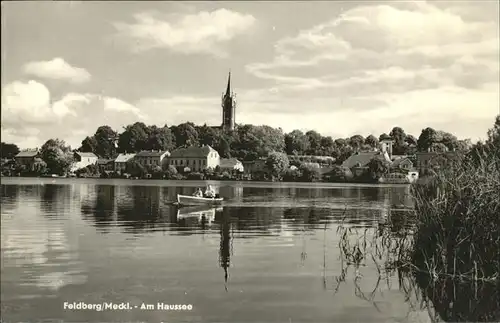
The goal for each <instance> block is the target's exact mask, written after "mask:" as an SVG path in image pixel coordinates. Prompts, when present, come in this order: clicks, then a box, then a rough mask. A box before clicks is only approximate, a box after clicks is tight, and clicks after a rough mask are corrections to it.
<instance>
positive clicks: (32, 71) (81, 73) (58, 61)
mask: <svg viewBox="0 0 500 323" xmlns="http://www.w3.org/2000/svg"><path fill="white" fill-rule="evenodd" d="M23 71H24V73H26V74H29V75H33V76H37V77H40V78H47V79H56V80H67V81H70V82H72V83H84V82H87V81H89V80H90V77H91V76H90V73H89V72H88V71H87V70H86V69H84V68H80V67H74V66H71V65H70V64H68V63H67V62H66V61H65V60H64V59H62V58H60V57H57V58H54V59H52V60H50V61H37V62H29V63H26V64H25V65H24V67H23Z"/></svg>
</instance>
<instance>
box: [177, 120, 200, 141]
mask: <svg viewBox="0 0 500 323" xmlns="http://www.w3.org/2000/svg"><path fill="white" fill-rule="evenodd" d="M170 130H171V131H172V133H173V135H174V137H175V143H176V145H177V147H189V146H196V145H198V144H199V138H198V131H197V130H196V127H195V125H194V124H193V123H192V122H185V123H181V124H180V125H178V126H172V127H170Z"/></svg>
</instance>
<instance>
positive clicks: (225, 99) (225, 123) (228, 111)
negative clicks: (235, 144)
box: [221, 72, 236, 130]
mask: <svg viewBox="0 0 500 323" xmlns="http://www.w3.org/2000/svg"><path fill="white" fill-rule="evenodd" d="M234 96H235V95H234V93H232V92H231V72H229V77H228V79H227V89H226V93H225V94H222V105H221V106H222V129H223V130H234V124H235V123H234V117H235V109H236V100H235V98H234Z"/></svg>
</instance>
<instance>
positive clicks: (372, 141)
mask: <svg viewBox="0 0 500 323" xmlns="http://www.w3.org/2000/svg"><path fill="white" fill-rule="evenodd" d="M365 144H366V145H368V146H370V148H377V146H378V139H377V137H375V136H374V135H369V136H368V137H366V139H365Z"/></svg>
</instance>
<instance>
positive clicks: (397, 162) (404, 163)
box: [391, 156, 413, 172]
mask: <svg viewBox="0 0 500 323" xmlns="http://www.w3.org/2000/svg"><path fill="white" fill-rule="evenodd" d="M391 169H393V170H402V171H406V172H408V171H411V170H412V169H413V162H412V161H411V159H410V158H408V157H406V156H402V157H400V158H396V159H394V160H393V161H392V164H391Z"/></svg>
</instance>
